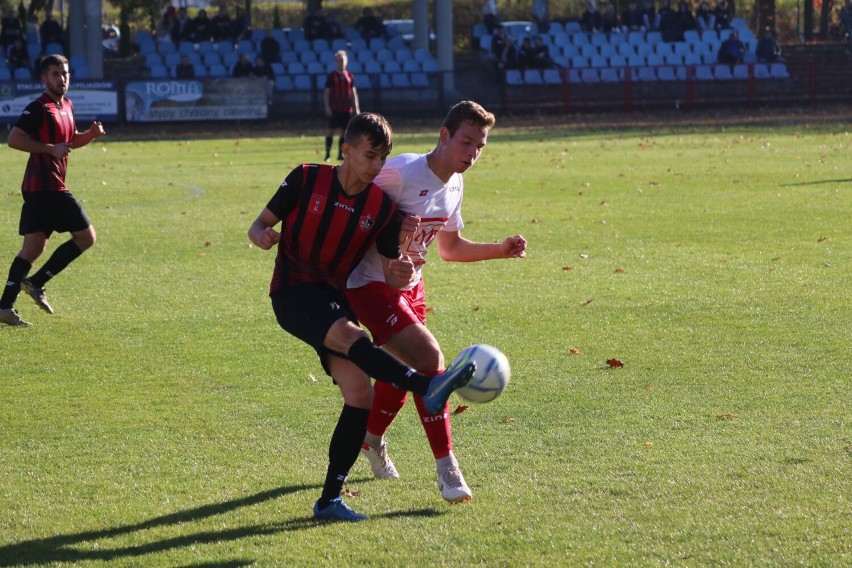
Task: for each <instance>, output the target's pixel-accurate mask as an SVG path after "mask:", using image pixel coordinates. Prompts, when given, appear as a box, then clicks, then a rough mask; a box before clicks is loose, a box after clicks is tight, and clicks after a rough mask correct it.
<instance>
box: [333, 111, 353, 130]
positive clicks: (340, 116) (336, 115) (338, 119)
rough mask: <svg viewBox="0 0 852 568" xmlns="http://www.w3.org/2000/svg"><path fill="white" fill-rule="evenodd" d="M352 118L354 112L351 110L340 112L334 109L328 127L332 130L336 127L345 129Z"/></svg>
mask: <svg viewBox="0 0 852 568" xmlns="http://www.w3.org/2000/svg"><path fill="white" fill-rule="evenodd" d="M351 118H352V113H350V112H339V111H336V110H335V111H332V113H331V116H330V117H329V119H328V128H329V129H330V130H332V129H335V128H343V129H345V128H346V127H347V126H349V119H351Z"/></svg>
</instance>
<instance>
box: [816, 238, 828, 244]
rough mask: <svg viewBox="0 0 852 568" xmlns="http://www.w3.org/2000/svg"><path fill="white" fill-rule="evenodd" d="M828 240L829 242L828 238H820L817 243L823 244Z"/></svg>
mask: <svg viewBox="0 0 852 568" xmlns="http://www.w3.org/2000/svg"><path fill="white" fill-rule="evenodd" d="M827 240H828V237H820V238H818V239H817V242H818V243H822V242H825V241H827Z"/></svg>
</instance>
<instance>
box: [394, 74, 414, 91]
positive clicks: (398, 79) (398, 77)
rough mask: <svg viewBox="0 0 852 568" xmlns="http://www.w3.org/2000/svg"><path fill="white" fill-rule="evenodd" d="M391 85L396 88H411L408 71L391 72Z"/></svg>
mask: <svg viewBox="0 0 852 568" xmlns="http://www.w3.org/2000/svg"><path fill="white" fill-rule="evenodd" d="M390 78H391V86H393V87H395V88H397V89H408V88H411V80H410V79H409V78H408V73H391V74H390Z"/></svg>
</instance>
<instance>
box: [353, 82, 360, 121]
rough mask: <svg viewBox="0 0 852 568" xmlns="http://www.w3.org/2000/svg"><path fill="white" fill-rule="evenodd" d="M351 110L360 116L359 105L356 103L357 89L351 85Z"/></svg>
mask: <svg viewBox="0 0 852 568" xmlns="http://www.w3.org/2000/svg"><path fill="white" fill-rule="evenodd" d="M352 108H353V109H355V114H361V103H360V102H358V89H356V88H355V85H352Z"/></svg>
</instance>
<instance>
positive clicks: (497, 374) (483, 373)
mask: <svg viewBox="0 0 852 568" xmlns="http://www.w3.org/2000/svg"><path fill="white" fill-rule="evenodd" d="M458 361H465V362H468V361H473V362H475V363H476V372H475V373H474V374H473V378H471V379H470V382H469V383H467V386H464V387H461V388H459V389H456V391H455V392H456V393H457V394H458V395H459V396H460V397H462V398H463V399H465V400H469V401H470V402H480V403H481V402H490V401H492V400H494V399H495V398H497V397H498V396H500V393H502V392H503V391H504V390H506V386H507V385H508V384H509V377H510V375H511V369H510V368H509V360H508V359H507V358H506V356H505V355H504V354H503V352H502V351H500V350H499V349H497V348H496V347H492V346H491V345H485V344H484V343H479V344H477V345H471V346H470V347H467V348H465V349H463V350H462V352H461V353H459V355H458V357H456V362H458ZM456 362H454V363H453V364H454V365H455V364H456Z"/></svg>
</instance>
